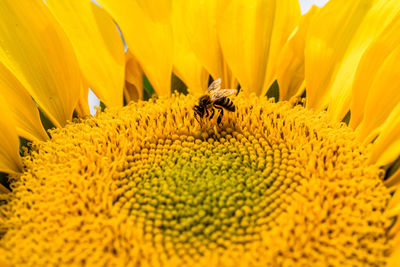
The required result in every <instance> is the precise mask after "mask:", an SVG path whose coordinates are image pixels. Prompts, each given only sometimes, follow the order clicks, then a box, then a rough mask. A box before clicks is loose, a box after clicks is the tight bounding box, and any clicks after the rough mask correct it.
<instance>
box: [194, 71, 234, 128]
mask: <svg viewBox="0 0 400 267" xmlns="http://www.w3.org/2000/svg"><path fill="white" fill-rule="evenodd" d="M236 93H237V90H236V89H221V79H220V78H219V79H217V80H215V81H213V82H212V83H211V84H210V86H209V87H208V89H207V90H206V94H205V95H203V96H202V97H200V99H199V104H198V105H195V106H194V107H193V110H194V117H195V118H196V120H197V121H198V122H199V123H200V121H199V119H198V118H197V115H198V116H199V117H200V118H203V117H205V118H207V117H208V118H209V120H211V119H212V118H213V117H214V113H215V109H218V110H219V115H218V118H217V123H218V124H220V123H221V120H222V116H223V115H224V109H226V110H227V111H230V112H234V111H235V109H236V107H235V104H234V103H233V102H232V100H230V99H229V98H228V96H231V95H234V94H236Z"/></svg>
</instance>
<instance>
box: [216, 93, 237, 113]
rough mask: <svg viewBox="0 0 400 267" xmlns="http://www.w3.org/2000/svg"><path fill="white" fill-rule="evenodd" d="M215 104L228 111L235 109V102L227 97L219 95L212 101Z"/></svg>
mask: <svg viewBox="0 0 400 267" xmlns="http://www.w3.org/2000/svg"><path fill="white" fill-rule="evenodd" d="M214 104H215V105H217V106H220V107H223V108H224V109H226V110H228V111H232V112H233V111H235V104H234V103H233V102H232V100H230V99H229V98H228V97H226V96H224V97H221V98H219V99H217V100H215V102H214Z"/></svg>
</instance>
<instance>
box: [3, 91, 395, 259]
mask: <svg viewBox="0 0 400 267" xmlns="http://www.w3.org/2000/svg"><path fill="white" fill-rule="evenodd" d="M233 101H234V102H235V104H236V105H237V111H236V112H234V113H233V112H232V113H231V112H226V114H225V115H224V117H223V120H222V124H221V125H220V126H217V125H216V122H215V121H208V120H207V119H205V120H204V121H203V124H202V126H201V125H200V124H199V123H198V122H197V121H196V120H195V119H194V117H193V110H192V107H193V105H194V104H195V103H196V99H195V98H193V97H191V96H173V97H171V98H166V99H159V100H157V101H156V102H154V101H153V100H151V101H150V102H140V103H137V104H131V105H129V106H127V107H125V108H123V109H111V110H108V111H107V112H105V113H101V114H100V115H98V116H97V117H96V118H91V119H87V120H83V121H80V122H75V123H72V124H70V125H68V126H67V127H66V128H64V129H57V130H55V131H54V132H53V133H52V139H51V140H50V141H49V142H40V143H35V144H33V147H32V150H31V152H30V153H29V154H28V155H27V156H26V157H25V159H24V164H25V173H24V174H23V175H22V176H21V177H18V178H17V179H15V180H14V181H13V182H12V185H11V186H12V188H13V193H12V196H11V197H10V201H9V203H8V204H7V205H6V206H3V207H2V212H3V214H6V221H5V225H6V227H7V230H8V231H7V233H6V235H5V236H4V237H3V239H2V240H1V241H0V247H1V248H3V249H4V250H5V251H4V255H5V257H6V258H7V260H9V261H10V262H11V263H13V264H15V265H30V266H43V265H51V264H53V263H54V264H56V265H62V264H69V265H81V264H87V265H95V266H102V265H129V264H135V263H136V264H138V265H145V264H148V265H163V266H168V265H171V266H185V265H189V266H190V265H193V264H195V263H196V264H197V265H199V266H207V267H209V266H237V265H238V264H239V263H240V264H242V265H251V266H266V265H288V266H293V265H295V264H296V265H310V264H311V265H312V264H314V265H315V266H318V265H339V266H343V265H384V264H385V262H386V256H387V252H388V250H389V248H390V244H389V241H388V240H389V239H388V236H387V229H388V228H389V227H390V225H391V221H390V220H389V219H388V218H386V217H385V216H384V210H385V207H386V205H387V202H388V200H389V199H390V194H389V191H388V190H387V189H386V188H385V187H384V186H383V184H382V178H381V176H382V172H381V171H380V170H379V169H378V168H377V167H375V166H369V165H368V164H367V160H366V159H367V156H366V155H367V152H368V150H367V149H366V148H365V147H363V146H361V145H360V144H359V143H357V141H356V140H355V135H354V133H353V132H352V131H351V130H350V129H348V128H347V127H346V126H344V125H342V124H339V123H338V124H334V123H331V122H329V121H328V120H327V118H325V115H324V114H313V113H312V112H311V111H307V110H305V109H303V108H301V107H293V106H292V105H290V104H288V103H276V104H275V103H271V102H269V101H267V100H266V99H264V98H257V97H250V98H247V97H242V96H238V97H237V98H235V99H233ZM2 252H3V251H2ZM26 255H36V256H35V257H31V256H26Z"/></svg>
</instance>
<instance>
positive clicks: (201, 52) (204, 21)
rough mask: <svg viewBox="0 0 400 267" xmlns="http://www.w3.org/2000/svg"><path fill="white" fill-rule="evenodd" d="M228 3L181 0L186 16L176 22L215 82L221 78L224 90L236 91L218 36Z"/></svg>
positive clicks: (208, 0) (177, 2) (179, 0)
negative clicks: (219, 22)
mask: <svg viewBox="0 0 400 267" xmlns="http://www.w3.org/2000/svg"><path fill="white" fill-rule="evenodd" d="M226 2H228V1H226V0H222V1H214V0H204V1H198V0H177V1H174V5H181V7H180V8H181V12H182V16H180V17H176V19H177V20H179V19H180V21H177V22H175V23H176V24H177V27H180V29H179V31H180V32H182V33H184V34H183V35H184V36H182V38H186V40H187V42H188V44H189V47H190V49H191V50H192V51H193V53H194V54H195V55H196V57H197V59H198V60H199V62H200V63H201V64H202V65H203V66H204V68H205V69H206V70H207V72H208V73H210V74H211V76H212V77H213V78H214V79H218V78H221V80H222V87H223V88H234V87H235V84H236V79H235V77H234V76H233V75H232V73H231V70H230V69H229V67H228V66H227V64H226V62H225V61H224V57H223V55H222V51H221V46H220V43H219V40H218V35H217V17H218V16H221V14H222V10H221V9H222V7H223V6H224V4H225V3H226Z"/></svg>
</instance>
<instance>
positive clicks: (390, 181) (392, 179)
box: [384, 168, 400, 205]
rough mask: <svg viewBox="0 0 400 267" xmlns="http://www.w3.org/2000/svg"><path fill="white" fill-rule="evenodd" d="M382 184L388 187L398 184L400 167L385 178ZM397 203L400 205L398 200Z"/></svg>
mask: <svg viewBox="0 0 400 267" xmlns="http://www.w3.org/2000/svg"><path fill="white" fill-rule="evenodd" d="M384 184H385V186H386V187H388V188H397V187H398V186H399V185H400V168H398V169H397V170H396V171H395V173H393V174H392V175H391V176H390V177H389V178H388V179H387V180H385V181H384ZM399 194H400V193H399ZM399 201H400V200H399ZM399 205H400V202H399Z"/></svg>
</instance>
